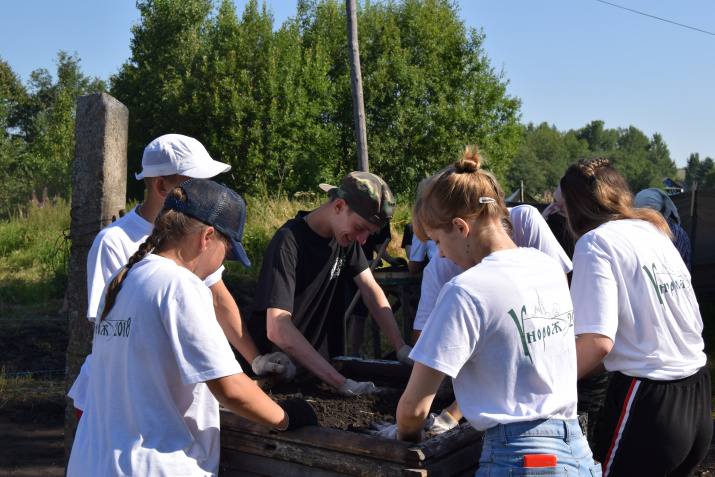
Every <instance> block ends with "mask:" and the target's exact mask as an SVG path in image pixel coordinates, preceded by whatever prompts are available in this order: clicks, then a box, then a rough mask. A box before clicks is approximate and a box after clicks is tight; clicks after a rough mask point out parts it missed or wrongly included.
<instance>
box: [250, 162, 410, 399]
mask: <svg viewBox="0 0 715 477" xmlns="http://www.w3.org/2000/svg"><path fill="white" fill-rule="evenodd" d="M321 188H322V189H323V190H325V191H326V192H328V193H329V194H330V196H331V197H330V199H329V200H328V201H326V202H324V203H323V204H321V205H320V206H319V207H318V208H317V209H314V210H312V211H310V212H305V211H301V212H299V213H298V215H297V216H296V217H295V218H293V219H291V220H289V221H288V222H286V223H285V224H284V225H283V226H282V227H281V228H279V229H278V231H276V234H275V235H274V236H273V238H272V239H271V242H270V243H269V244H268V248H267V250H266V253H265V255H264V259H263V264H262V266H261V273H260V275H259V278H258V286H257V288H256V294H255V296H254V299H253V311H252V313H251V318H250V321H249V323H248V327H249V330H250V332H251V336H252V338H253V340H254V342H255V343H256V346H257V347H258V350H259V351H260V352H262V353H271V352H278V351H280V352H283V353H285V354H287V355H288V356H289V357H290V358H291V359H293V360H294V361H296V362H297V363H298V364H300V365H302V366H303V367H304V368H306V369H307V370H308V371H310V372H311V373H313V374H314V375H315V376H317V377H318V378H319V379H321V380H323V381H324V382H325V383H327V384H329V385H330V386H333V387H334V388H335V389H337V390H338V391H339V393H340V394H341V395H343V396H357V395H362V394H371V393H373V392H375V390H376V388H375V386H374V385H373V383H372V382H369V381H366V382H356V381H354V380H352V379H346V378H345V376H343V375H342V374H340V372H338V371H337V370H336V369H335V368H334V367H333V366H331V365H330V363H329V362H328V361H327V359H326V355H328V356H337V355H340V354H344V353H345V319H344V316H345V306H344V299H343V298H344V286H345V285H344V281H345V280H353V281H354V282H355V284H356V285H357V287H358V289H360V292H361V293H362V297H363V300H364V302H365V304H366V305H367V308H368V309H369V310H370V314H371V315H372V316H373V318H374V319H375V321H376V322H377V324H378V325H379V326H380V328H381V329H382V331H383V332H384V333H385V335H386V336H387V338H388V340H389V341H390V344H392V346H393V348H394V349H395V350H396V351H397V358H398V359H399V360H400V361H401V362H404V363H407V364H410V363H411V360H410V359H409V357H408V356H409V352H410V350H411V349H412V348H410V347H409V346H407V345H406V344H405V342H404V340H403V339H402V335H401V334H400V329H399V328H398V327H397V323H396V322H395V317H394V315H393V314H392V309H391V308H390V303H389V302H388V301H387V298H386V297H385V293H384V292H383V291H382V289H381V288H380V286H379V285H378V284H377V282H376V281H375V278H374V277H373V275H372V272H371V271H370V269H369V268H368V263H367V259H366V258H365V254H364V253H363V251H362V249H361V248H360V244H363V243H365V241H366V240H367V238H368V236H369V235H370V234H371V233H374V232H377V231H378V230H379V229H380V228H382V227H384V226H385V225H386V224H387V223H388V221H389V220H390V219H391V218H392V214H393V210H394V207H395V199H394V197H393V195H392V191H390V188H389V187H388V186H387V184H386V183H385V181H383V180H382V179H381V178H380V177H378V176H376V175H375V174H371V173H369V172H351V173H350V174H348V175H347V176H345V177H344V178H343V179H342V181H341V182H340V186H338V187H335V186H331V185H328V184H321ZM336 290H337V291H338V292H337V293H336ZM322 347H325V348H326V352H325V353H322V354H321V352H320V351H321V348H322Z"/></svg>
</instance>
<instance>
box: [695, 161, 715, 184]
mask: <svg viewBox="0 0 715 477" xmlns="http://www.w3.org/2000/svg"><path fill="white" fill-rule="evenodd" d="M713 171H715V161H713V160H712V158H710V157H706V158H705V160H704V161H702V162H701V163H700V167H698V189H713V188H714V187H713V185H715V184H713Z"/></svg>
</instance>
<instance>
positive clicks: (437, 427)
mask: <svg viewBox="0 0 715 477" xmlns="http://www.w3.org/2000/svg"><path fill="white" fill-rule="evenodd" d="M458 425H459V423H458V422H457V421H455V420H454V418H453V417H452V415H451V414H450V413H448V412H447V410H446V409H445V410H444V411H442V412H441V413H440V414H439V415H437V414H435V413H433V412H432V413H430V415H429V417H427V420H426V421H425V437H426V438H427V439H429V438H430V437H434V436H436V435H439V434H442V433H443V432H447V431H448V430H450V429H454V428H455V427H457V426H458Z"/></svg>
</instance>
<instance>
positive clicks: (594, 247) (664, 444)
mask: <svg viewBox="0 0 715 477" xmlns="http://www.w3.org/2000/svg"><path fill="white" fill-rule="evenodd" d="M561 192H562V194H563V198H564V205H565V207H566V214H567V217H568V224H569V228H570V229H571V231H572V232H573V235H574V237H576V239H577V242H576V248H575V251H574V257H573V269H574V272H573V279H572V282H571V297H572V299H573V304H574V317H575V318H574V326H575V333H576V335H577V336H578V339H577V340H576V352H577V356H578V377H579V379H581V378H584V377H588V376H592V375H596V374H599V373H603V372H604V371H609V372H611V373H612V376H611V380H610V384H609V386H608V390H607V393H606V402H605V405H604V409H603V410H602V413H601V414H600V415H599V428H598V429H596V435H595V445H594V456H595V457H596V459H598V460H599V461H601V463H602V465H603V471H604V472H603V475H608V476H629V477H631V476H641V475H642V476H649V477H650V476H681V475H682V476H686V475H690V474H691V472H692V471H693V469H694V468H695V467H696V466H697V464H698V463H699V462H700V461H701V460H702V458H703V457H704V456H705V455H706V454H707V452H708V449H709V448H710V440H711V439H712V435H713V428H712V423H713V421H712V415H711V410H710V399H711V389H710V375H709V373H708V370H707V369H706V368H705V363H706V356H705V353H704V352H703V348H704V343H703V339H702V331H703V321H702V318H701V316H700V311H699V308H698V303H697V300H696V298H695V293H694V291H693V287H692V284H691V281H690V273H689V272H688V269H687V267H686V266H685V264H684V263H683V260H682V258H681V257H680V255H679V253H678V250H677V249H676V248H675V246H673V243H672V241H671V233H670V230H669V227H668V224H667V223H666V221H665V219H664V218H663V216H662V215H661V214H659V213H658V212H656V211H654V210H650V209H638V208H636V209H634V208H633V195H632V194H631V192H630V190H629V188H628V186H627V185H626V182H625V181H624V179H623V177H622V176H621V175H620V174H619V173H618V171H616V169H614V168H613V167H612V166H611V163H610V161H609V160H608V159H605V158H598V159H582V160H580V161H578V162H576V163H575V164H573V165H571V166H570V167H569V168H568V169H567V170H566V174H565V175H564V177H563V178H562V179H561Z"/></svg>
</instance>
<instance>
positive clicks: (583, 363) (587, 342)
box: [576, 333, 613, 379]
mask: <svg viewBox="0 0 715 477" xmlns="http://www.w3.org/2000/svg"><path fill="white" fill-rule="evenodd" d="M612 348H613V341H612V340H611V339H610V338H608V337H607V336H604V335H600V334H596V333H583V334H581V335H579V337H578V339H577V340H576V363H577V378H578V379H582V378H586V377H589V376H594V375H596V374H600V373H602V372H604V371H605V367H604V366H603V363H602V362H601V361H602V360H603V358H605V357H606V356H608V353H610V352H611V349H612Z"/></svg>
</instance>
